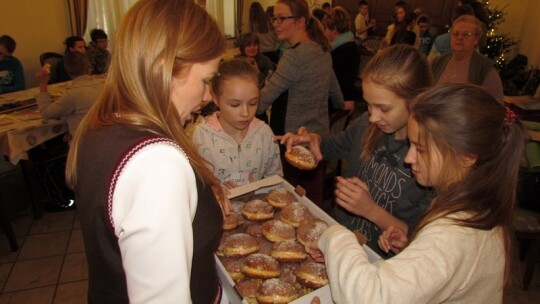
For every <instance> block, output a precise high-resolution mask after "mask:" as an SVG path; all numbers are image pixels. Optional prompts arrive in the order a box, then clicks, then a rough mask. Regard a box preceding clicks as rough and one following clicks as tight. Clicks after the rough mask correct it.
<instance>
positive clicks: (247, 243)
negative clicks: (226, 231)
mask: <svg viewBox="0 0 540 304" xmlns="http://www.w3.org/2000/svg"><path fill="white" fill-rule="evenodd" d="M257 251H259V242H257V240H256V239H255V238H254V237H252V236H251V235H249V234H246V233H236V234H233V235H231V236H229V237H227V238H226V239H225V242H224V243H223V255H224V256H226V257H243V256H246V255H249V254H251V253H254V252H257Z"/></svg>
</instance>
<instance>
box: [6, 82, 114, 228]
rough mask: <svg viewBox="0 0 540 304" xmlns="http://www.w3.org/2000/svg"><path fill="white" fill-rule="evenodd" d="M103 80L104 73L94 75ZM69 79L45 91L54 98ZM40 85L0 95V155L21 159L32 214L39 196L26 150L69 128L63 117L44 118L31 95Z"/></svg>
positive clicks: (38, 209) (37, 210)
mask: <svg viewBox="0 0 540 304" xmlns="http://www.w3.org/2000/svg"><path fill="white" fill-rule="evenodd" d="M94 77H96V78H97V79H99V80H102V81H105V77H104V76H103V75H99V76H94ZM70 85H71V81H67V82H62V83H57V84H52V85H49V86H48V92H49V94H50V95H51V96H52V98H53V100H56V99H58V98H60V97H62V96H63V95H64V93H65V91H66V89H67V88H68V87H69V86H70ZM38 93H39V88H38V87H36V88H31V89H27V90H22V91H18V92H12V93H8V94H2V95H0V155H1V156H3V157H5V158H6V159H7V160H8V161H9V162H11V163H12V164H14V165H17V164H19V163H20V165H21V169H22V171H23V174H24V177H25V181H26V185H27V187H28V190H29V192H30V196H31V198H32V203H33V206H32V207H33V209H34V217H35V218H36V219H37V218H40V217H41V214H42V208H41V202H40V200H41V198H40V196H39V193H38V192H37V188H38V186H37V184H38V182H37V177H36V173H35V171H34V163H33V161H32V159H31V157H29V154H28V151H30V150H31V149H32V148H35V147H37V146H39V145H41V144H43V143H45V142H47V141H49V140H51V139H53V138H56V137H58V136H62V134H65V133H66V132H67V131H68V128H67V123H66V119H65V118H62V119H44V118H43V117H42V116H41V115H40V112H39V109H38V106H37V103H36V100H35V99H34V97H35V96H36V95H37V94H38Z"/></svg>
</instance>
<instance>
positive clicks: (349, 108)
mask: <svg viewBox="0 0 540 304" xmlns="http://www.w3.org/2000/svg"><path fill="white" fill-rule="evenodd" d="M354 106H355V104H354V101H352V100H347V101H345V102H344V104H343V109H342V110H345V111H349V114H350V113H352V112H353V111H354Z"/></svg>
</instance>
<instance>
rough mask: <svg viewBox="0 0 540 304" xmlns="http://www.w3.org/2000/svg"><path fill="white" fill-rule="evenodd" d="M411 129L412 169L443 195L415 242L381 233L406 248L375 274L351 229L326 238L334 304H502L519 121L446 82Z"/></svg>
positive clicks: (416, 113) (423, 101) (418, 105)
mask: <svg viewBox="0 0 540 304" xmlns="http://www.w3.org/2000/svg"><path fill="white" fill-rule="evenodd" d="M407 129H408V137H409V140H410V143H411V147H410V148H409V151H408V153H407V156H406V157H405V161H406V162H407V163H409V164H410V165H411V167H412V170H413V173H414V177H415V179H416V181H417V182H418V183H419V184H421V185H424V186H429V187H434V188H435V189H436V192H437V195H436V197H435V198H434V199H433V201H432V202H431V205H430V207H429V209H428V210H427V212H426V213H425V214H424V215H423V217H422V218H421V219H420V221H419V222H418V224H417V226H416V227H415V230H414V231H413V233H412V235H411V236H410V238H408V237H407V236H406V234H405V233H404V232H403V231H401V230H400V229H394V228H393V227H391V228H389V229H388V230H387V231H385V232H384V234H383V235H382V237H381V239H380V241H379V243H380V245H381V248H383V250H385V251H388V250H395V251H399V250H401V249H402V250H401V252H400V253H399V254H398V255H396V256H395V257H393V258H391V259H389V260H386V261H381V262H380V263H379V264H378V265H377V266H375V265H372V264H370V263H369V262H368V261H367V256H366V253H365V252H364V250H363V249H362V248H361V247H360V245H359V244H358V241H357V239H356V237H355V236H354V234H352V233H351V232H350V231H348V230H347V229H346V228H344V227H342V226H339V225H335V226H332V227H330V228H329V229H328V230H326V231H325V232H324V233H323V235H322V236H321V238H320V240H319V242H318V247H319V248H320V250H321V251H322V253H323V254H324V260H325V262H326V270H327V272H328V277H329V280H330V287H331V289H332V297H333V299H334V301H335V302H336V303H353V302H366V303H368V302H369V303H502V300H503V292H504V287H505V285H506V283H508V282H509V279H510V270H511V269H510V264H511V258H510V257H511V249H510V248H511V235H510V226H511V223H512V217H513V209H514V204H515V195H516V184H517V180H518V172H519V167H520V162H521V159H522V157H523V147H524V137H523V131H522V128H521V126H520V124H519V123H518V122H517V121H516V117H515V114H514V113H513V112H512V111H511V110H509V109H508V108H506V109H505V108H504V107H503V106H501V105H500V104H498V102H497V101H496V100H495V99H494V98H493V97H492V96H491V95H490V94H489V93H487V92H485V91H484V90H482V89H481V88H479V87H477V86H472V85H468V84H448V85H444V86H440V87H435V88H433V89H431V90H429V91H428V92H425V93H423V94H421V95H420V96H418V97H417V98H416V100H415V101H414V102H413V104H412V105H411V116H410V118H409V123H408V126H407ZM501 172H504V174H501ZM408 240H410V241H408ZM407 244H408V245H407ZM404 245H406V247H405V248H403V247H404ZM309 250H310V251H311V249H309ZM311 252H312V253H313V254H314V255H315V257H316V258H317V259H320V258H321V257H320V255H317V253H318V252H317V251H311Z"/></svg>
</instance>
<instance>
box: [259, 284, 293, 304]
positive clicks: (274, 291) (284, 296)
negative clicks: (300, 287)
mask: <svg viewBox="0 0 540 304" xmlns="http://www.w3.org/2000/svg"><path fill="white" fill-rule="evenodd" d="M296 298H298V292H297V291H296V288H294V286H292V285H291V284H289V283H287V282H285V281H282V280H280V279H270V280H266V281H264V282H263V283H262V285H261V286H260V287H259V290H258V293H257V301H259V303H260V304H281V303H289V302H292V301H294V300H295V299H296Z"/></svg>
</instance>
